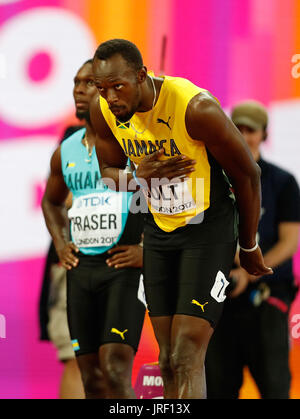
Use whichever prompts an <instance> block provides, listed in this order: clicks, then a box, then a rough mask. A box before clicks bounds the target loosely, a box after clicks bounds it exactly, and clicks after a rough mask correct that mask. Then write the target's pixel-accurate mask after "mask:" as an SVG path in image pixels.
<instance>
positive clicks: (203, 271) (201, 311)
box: [176, 242, 236, 327]
mask: <svg viewBox="0 0 300 419" xmlns="http://www.w3.org/2000/svg"><path fill="white" fill-rule="evenodd" d="M235 250H236V243H235V242H234V243H229V244H213V245H203V246H202V247H201V248H197V249H185V250H183V252H182V254H181V257H180V267H179V279H178V299H177V306H176V314H185V315H190V316H195V317H200V318H204V319H206V320H207V321H208V322H209V323H210V324H211V326H212V327H215V326H216V324H217V322H218V320H219V318H220V315H221V313H222V308H223V302H224V300H225V298H226V295H225V290H226V287H227V285H228V284H229V282H228V276H229V272H230V269H231V267H232V263H233V258H234V254H235Z"/></svg>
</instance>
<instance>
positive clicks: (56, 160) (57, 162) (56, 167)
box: [50, 146, 62, 176]
mask: <svg viewBox="0 0 300 419" xmlns="http://www.w3.org/2000/svg"><path fill="white" fill-rule="evenodd" d="M50 169H51V175H56V176H57V175H62V168H61V146H59V147H57V149H56V150H55V151H54V153H53V154H52V157H51V160H50Z"/></svg>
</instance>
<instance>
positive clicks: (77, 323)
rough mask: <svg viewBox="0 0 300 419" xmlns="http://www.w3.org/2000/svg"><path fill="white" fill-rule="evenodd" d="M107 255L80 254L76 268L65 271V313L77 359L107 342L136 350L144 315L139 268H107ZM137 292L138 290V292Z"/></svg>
mask: <svg viewBox="0 0 300 419" xmlns="http://www.w3.org/2000/svg"><path fill="white" fill-rule="evenodd" d="M107 258H108V255H107V253H105V254H102V255H96V256H87V255H83V254H82V253H79V260H80V262H79V265H78V266H77V267H76V268H75V269H74V268H73V269H71V270H70V271H68V272H67V312H68V323H69V329H70V335H71V341H72V344H73V349H74V351H75V354H76V356H79V355H84V354H89V353H95V352H98V350H99V347H100V346H101V345H103V344H106V343H123V344H127V345H130V346H131V347H132V348H133V349H134V350H135V351H137V348H138V344H139V340H140V335H141V331H142V327H143V322H144V316H145V305H144V303H142V302H141V301H142V298H140V299H139V298H138V295H139V296H140V294H141V295H142V294H143V290H142V288H139V287H142V285H140V284H141V281H142V279H141V269H137V268H126V269H115V268H110V267H109V266H107V264H106V262H105V260H106V259H107ZM138 291H140V292H139V293H138Z"/></svg>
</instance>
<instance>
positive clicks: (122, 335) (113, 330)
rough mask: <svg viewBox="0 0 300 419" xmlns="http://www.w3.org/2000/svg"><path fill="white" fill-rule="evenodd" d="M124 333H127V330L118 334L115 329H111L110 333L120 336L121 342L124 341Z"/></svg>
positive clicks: (118, 331)
mask: <svg viewBox="0 0 300 419" xmlns="http://www.w3.org/2000/svg"><path fill="white" fill-rule="evenodd" d="M126 332H128V329H125V330H124V331H123V332H120V330H118V329H116V328H115V327H113V328H112V329H111V333H116V334H117V335H120V336H121V338H122V340H125V337H124V333H126Z"/></svg>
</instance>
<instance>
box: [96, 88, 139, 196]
mask: <svg viewBox="0 0 300 419" xmlns="http://www.w3.org/2000/svg"><path fill="white" fill-rule="evenodd" d="M90 117H91V123H92V126H93V129H94V131H95V134H96V153H97V158H98V162H99V167H100V171H101V176H102V178H110V179H112V180H113V181H114V182H115V184H116V188H117V190H119V180H120V177H123V181H124V183H125V184H126V185H127V183H128V182H129V181H130V180H131V179H132V175H131V174H130V173H128V174H126V173H124V172H123V170H124V169H125V167H126V163H127V157H126V155H125V154H124V151H123V149H122V147H121V146H120V144H119V143H118V140H117V139H116V138H115V136H114V135H113V133H112V132H111V130H110V128H109V126H108V125H107V123H106V121H105V119H104V117H103V115H102V112H101V108H100V105H99V96H98V95H95V96H94V97H93V99H92V101H91V104H90ZM109 186H111V185H109Z"/></svg>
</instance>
